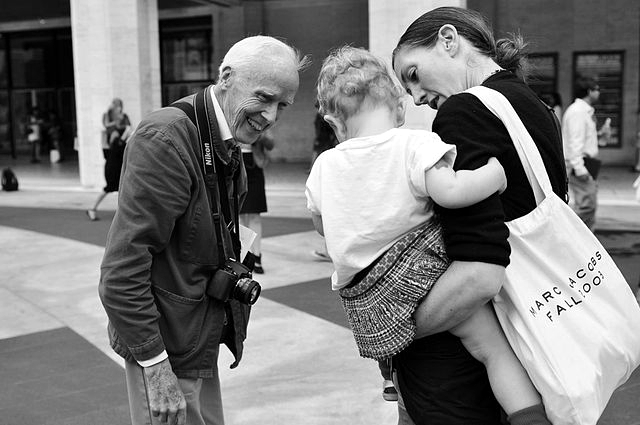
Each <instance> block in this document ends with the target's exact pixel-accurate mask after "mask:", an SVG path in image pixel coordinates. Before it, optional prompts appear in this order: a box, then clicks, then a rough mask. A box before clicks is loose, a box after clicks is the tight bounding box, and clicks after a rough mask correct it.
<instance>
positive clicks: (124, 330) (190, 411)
mask: <svg viewBox="0 0 640 425" xmlns="http://www.w3.org/2000/svg"><path fill="white" fill-rule="evenodd" d="M304 63H305V59H301V58H300V56H299V55H298V53H297V52H296V51H295V50H294V49H293V48H291V47H290V46H288V45H286V44H285V43H283V42H281V41H279V40H276V39H274V38H272V37H265V36H255V37H248V38H245V39H243V40H241V41H239V42H238V43H236V44H235V45H233V46H232V47H231V48H230V49H229V51H228V52H227V54H226V55H225V57H224V59H223V61H222V64H221V65H220V69H219V79H218V82H217V83H216V84H215V85H212V86H209V87H207V88H206V89H205V90H204V91H202V92H200V93H198V94H196V95H192V96H189V97H187V98H184V99H182V100H181V101H179V103H177V104H176V105H174V106H170V107H165V108H162V109H159V110H157V111H154V112H152V113H151V114H150V115H149V116H147V118H146V119H145V120H143V121H142V122H141V123H140V125H139V126H138V128H137V130H136V132H135V134H134V135H133V136H132V137H131V140H130V142H129V143H128V145H127V149H126V152H125V157H124V166H123V170H122V179H121V186H120V192H119V202H118V211H117V212H116V215H115V217H114V219H113V223H112V225H111V229H110V230H109V235H108V239H107V245H106V250H105V254H104V258H103V261H102V267H101V278H100V287H99V289H100V298H101V300H102V303H103V305H104V307H105V310H106V312H107V315H108V317H109V338H110V341H111V346H112V347H113V349H114V350H115V351H116V352H117V353H118V354H119V355H121V356H122V357H123V358H124V359H125V364H126V378H127V390H128V395H129V405H130V409H131V418H132V423H133V424H143V423H144V424H150V423H154V424H155V423H158V422H160V423H170V424H174V423H177V424H181V425H182V424H216V425H218V424H223V423H224V416H223V411H222V400H221V395H220V380H219V376H218V369H217V359H218V349H219V348H218V347H219V344H221V343H224V344H225V345H227V346H228V348H229V349H230V351H231V352H232V353H233V355H234V356H235V362H234V363H233V364H232V365H231V367H232V368H233V367H236V366H237V364H238V362H239V361H240V358H241V357H242V348H243V341H244V339H245V335H246V327H247V322H248V319H249V309H250V306H249V304H250V302H247V301H246V300H245V301H244V303H243V302H242V300H238V299H233V297H231V299H228V298H229V297H225V296H223V295H220V294H219V292H220V290H221V289H224V288H225V287H226V285H221V283H220V282H219V279H217V278H218V277H220V276H221V274H220V273H219V272H221V270H220V269H221V268H223V267H224V266H225V264H227V262H228V260H227V259H228V258H236V259H239V255H240V252H239V251H240V246H239V245H240V243H239V235H238V233H239V232H238V224H237V217H238V204H239V199H240V198H241V197H242V196H243V194H244V192H246V175H245V170H244V166H243V164H242V156H241V154H240V148H239V146H238V143H246V144H251V143H254V142H255V141H256V140H257V139H258V138H259V137H260V135H261V134H262V133H264V132H265V131H266V130H267V129H268V128H269V127H271V125H273V124H274V123H275V122H276V121H277V119H278V117H279V116H280V113H281V112H282V110H283V109H285V108H286V107H288V106H289V105H291V104H292V103H293V100H294V96H295V94H296V92H297V90H298V84H299V79H298V72H299V71H300V70H301V69H302V66H303V64H304ZM194 98H195V101H194ZM198 99H200V101H199V100H198ZM198 102H201V103H200V105H201V108H200V109H198V104H199V103H198ZM194 104H195V113H194V109H193V106H192V105H194ZM185 105H187V106H185ZM175 106H178V107H175ZM190 108H191V114H189V109H190ZM198 111H205V115H204V116H203V115H198V113H199V112H198ZM196 116H197V119H196ZM207 121H208V122H207ZM195 123H197V126H196V125H195ZM205 129H208V130H207V131H210V132H211V136H210V144H209V145H207V144H206V143H205V141H201V138H200V136H199V130H200V132H201V133H203V132H204V131H203V130H205ZM202 140H204V138H203V139H202ZM205 146H208V148H206V149H205ZM203 159H204V161H203ZM207 166H209V167H213V168H214V169H215V170H214V174H212V175H210V174H209V173H208V171H207V170H208V169H209V168H207ZM205 175H207V177H219V178H207V180H206V183H205ZM222 275H225V274H224V273H222ZM213 276H216V279H213ZM225 276H227V275H225ZM227 277H228V276H227ZM232 283H233V279H232Z"/></svg>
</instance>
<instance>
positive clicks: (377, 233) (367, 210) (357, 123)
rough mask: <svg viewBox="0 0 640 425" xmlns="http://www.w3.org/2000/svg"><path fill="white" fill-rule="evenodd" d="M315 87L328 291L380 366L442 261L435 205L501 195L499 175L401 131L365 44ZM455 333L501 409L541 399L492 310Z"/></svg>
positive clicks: (394, 88)
mask: <svg viewBox="0 0 640 425" xmlns="http://www.w3.org/2000/svg"><path fill="white" fill-rule="evenodd" d="M317 89H318V101H319V105H320V112H321V113H322V114H323V116H324V119H325V120H326V121H327V122H328V123H329V124H330V125H331V127H332V128H333V130H334V132H335V134H336V136H337V138H338V141H339V142H340V143H339V144H338V146H336V147H335V148H334V149H331V150H328V151H326V152H324V153H322V154H321V155H320V156H319V157H318V159H317V160H316V162H315V163H314V164H313V168H312V170H311V173H310V175H309V178H308V180H307V182H306V196H307V207H308V209H309V210H310V211H311V213H312V219H313V222H314V225H315V227H316V229H317V230H318V232H319V233H320V234H324V236H325V239H326V243H327V248H328V253H329V255H330V257H331V260H332V261H333V264H334V268H335V272H334V273H333V275H332V276H331V282H332V288H333V289H334V290H339V291H340V295H341V300H342V303H343V306H344V308H345V312H346V313H347V318H348V320H349V323H350V325H351V328H352V331H353V333H354V337H355V339H356V343H357V345H358V349H359V351H360V355H361V356H362V357H369V358H373V359H376V360H378V361H381V360H384V359H387V358H389V357H391V356H393V355H395V354H397V353H399V352H400V351H402V350H403V349H404V348H405V347H406V346H407V345H408V344H409V343H410V342H411V341H412V340H413V337H414V335H415V322H414V321H413V318H412V315H413V312H414V311H415V308H416V306H417V304H418V302H419V301H421V300H422V299H423V298H424V297H425V296H427V293H428V292H429V290H430V288H431V286H432V285H433V284H434V283H435V282H436V280H437V279H438V278H439V277H440V275H442V273H444V272H445V271H446V268H447V267H448V265H449V260H448V259H447V257H446V253H445V250H444V244H443V241H442V235H441V229H440V225H439V223H438V221H437V218H436V217H434V214H433V202H437V203H439V204H442V205H443V206H446V207H447V208H460V207H464V206H468V205H471V204H474V203H476V202H479V201H481V200H483V199H484V198H486V197H488V196H490V195H491V194H493V193H495V192H497V191H502V190H504V188H506V178H505V176H504V170H503V169H502V167H501V166H500V164H499V163H498V161H497V160H496V159H495V158H492V159H491V160H490V161H489V163H488V164H487V165H485V166H483V167H481V168H479V169H477V170H474V171H458V172H455V171H454V170H453V168H452V165H453V162H454V159H455V147H454V146H453V145H449V144H446V143H444V142H443V141H442V140H441V139H440V137H438V135H437V134H435V133H433V132H428V131H423V130H409V129H400V128H397V127H398V126H400V125H402V124H403V123H404V112H405V111H404V103H403V90H402V89H400V88H399V86H398V85H397V84H396V83H395V82H394V80H393V79H392V77H391V76H390V74H389V72H388V70H387V67H386V65H385V63H384V62H383V61H382V60H381V59H379V58H377V57H376V56H374V55H372V54H371V53H369V52H368V51H366V50H364V49H357V48H353V47H348V46H347V47H342V48H340V49H338V50H336V51H335V52H333V53H332V54H330V55H329V57H328V58H326V59H325V61H324V63H323V66H322V69H321V71H320V75H319V77H318V87H317ZM451 331H452V332H453V333H454V334H455V335H457V336H458V337H459V338H461V340H462V341H463V343H464V344H465V347H466V348H467V350H468V351H469V352H470V353H471V354H472V355H473V356H474V357H476V358H477V359H478V360H480V361H482V362H483V363H484V364H485V366H486V367H487V372H488V374H489V377H490V381H491V385H492V389H493V390H494V392H495V394H496V397H497V399H498V401H499V402H500V403H501V405H502V406H503V408H504V410H505V412H506V413H507V414H508V415H511V414H513V413H516V412H520V411H521V410H524V409H528V408H530V407H531V406H536V405H539V404H540V403H541V399H540V396H539V394H538V393H537V391H536V390H535V388H534V387H533V385H532V384H531V382H530V380H529V378H528V375H527V374H526V372H525V370H524V369H523V368H522V365H521V364H520V362H519V361H518V359H517V358H516V357H515V354H514V353H513V351H512V350H511V347H510V346H509V344H508V342H507V340H506V338H505V336H504V334H503V333H502V330H501V328H500V326H499V324H498V322H497V319H496V317H495V313H494V312H493V308H492V307H491V306H489V305H486V306H485V307H483V308H482V309H481V310H480V311H479V312H478V313H476V314H474V315H473V316H471V317H470V318H469V319H468V320H466V321H465V322H463V323H462V324H460V325H458V326H457V327H456V328H454V329H452V330H451ZM545 423H548V422H545Z"/></svg>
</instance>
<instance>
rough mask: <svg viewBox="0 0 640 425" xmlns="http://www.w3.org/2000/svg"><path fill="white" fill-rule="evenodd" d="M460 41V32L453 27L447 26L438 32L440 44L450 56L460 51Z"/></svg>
mask: <svg viewBox="0 0 640 425" xmlns="http://www.w3.org/2000/svg"><path fill="white" fill-rule="evenodd" d="M459 41H460V38H459V36H458V30H457V29H456V27H454V26H453V25H451V24H445V25H443V26H441V27H440V29H439V30H438V42H439V43H440V44H441V45H442V47H443V48H444V50H445V52H447V53H448V54H449V55H450V56H453V55H454V54H455V53H456V52H457V51H458V46H459Z"/></svg>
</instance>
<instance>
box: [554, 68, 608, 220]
mask: <svg viewBox="0 0 640 425" xmlns="http://www.w3.org/2000/svg"><path fill="white" fill-rule="evenodd" d="M574 92H575V95H576V99H575V100H574V102H573V103H572V104H571V105H569V107H568V108H567V110H566V111H565V113H564V116H563V118H562V142H563V147H564V157H565V160H566V166H567V173H568V177H569V188H570V189H571V193H572V194H573V201H574V206H573V208H574V210H575V212H576V214H578V216H580V218H581V219H582V221H584V224H586V225H587V226H588V227H589V228H590V229H591V230H593V228H594V227H595V223H596V210H597V208H598V184H597V182H596V180H597V178H598V172H599V171H600V165H601V161H600V160H599V159H598V137H599V136H607V135H609V136H610V134H611V128H610V122H611V120H610V119H608V120H607V121H606V122H605V124H604V125H603V126H602V128H601V129H600V130H597V129H596V121H595V120H596V117H595V115H594V112H595V109H594V108H593V105H594V104H595V103H596V102H597V101H598V99H599V98H600V86H598V83H597V82H596V80H594V79H593V78H584V77H583V78H579V79H578V80H577V81H576V83H575V87H574Z"/></svg>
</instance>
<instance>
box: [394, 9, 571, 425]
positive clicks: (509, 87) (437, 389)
mask: <svg viewBox="0 0 640 425" xmlns="http://www.w3.org/2000/svg"><path fill="white" fill-rule="evenodd" d="M523 48H524V41H523V40H522V38H521V37H519V36H517V35H513V36H511V37H509V38H505V39H500V40H497V41H496V40H495V38H494V35H493V33H492V30H491V27H490V25H489V23H488V22H487V20H486V18H485V17H484V16H482V15H481V14H480V13H478V12H476V11H473V10H470V9H463V8H457V7H441V8H436V9H433V10H431V11H429V12H427V13H425V14H423V15H422V16H420V17H419V18H418V19H416V20H415V21H414V22H413V23H412V24H411V25H410V26H409V27H408V28H407V30H406V31H405V32H404V34H403V35H402V36H401V37H400V40H399V41H398V44H397V47H396V48H395V50H394V52H393V68H394V71H395V73H396V76H397V77H398V79H399V80H400V81H401V82H402V85H403V87H404V88H405V90H406V91H407V93H409V95H411V96H412V98H413V100H414V102H415V103H416V105H428V106H430V107H431V108H433V109H436V110H437V114H436V117H435V120H434V121H433V125H432V129H433V131H434V132H436V133H437V134H438V135H439V136H440V137H441V138H442V140H444V141H446V142H447V143H451V144H455V145H456V147H457V157H456V161H455V164H454V169H455V170H456V171H457V170H474V169H476V168H478V167H480V166H482V165H484V164H486V163H487V160H488V159H489V158H490V157H496V158H497V159H498V160H499V161H500V164H502V165H503V166H504V171H505V174H506V177H507V189H506V190H505V191H504V192H503V193H502V194H497V193H496V194H494V195H491V196H489V197H488V198H487V199H485V200H483V201H481V202H479V203H477V204H475V205H472V206H469V207H466V208H460V209H448V208H443V207H441V206H436V207H435V210H436V212H437V214H438V215H439V217H440V220H441V222H442V226H443V238H444V244H445V248H446V253H447V255H448V257H449V259H450V260H451V261H452V263H451V265H450V266H449V267H448V268H447V270H446V271H445V272H444V274H443V275H442V276H441V277H440V278H439V279H438V281H437V282H436V283H435V285H434V286H433V288H432V289H431V292H430V293H429V296H427V297H426V298H425V299H424V300H423V301H422V302H421V303H420V304H419V305H418V307H417V310H416V312H415V314H414V319H415V320H416V339H414V341H413V342H412V343H411V344H410V345H409V346H408V347H407V348H406V349H405V350H403V351H402V352H401V353H400V354H399V355H397V356H395V357H394V365H395V366H394V367H395V371H396V374H397V380H398V389H399V393H400V400H401V401H402V402H403V403H400V401H399V407H400V414H401V415H402V414H403V410H402V407H403V406H404V407H405V408H406V411H407V412H408V413H409V416H410V419H411V420H412V421H413V422H414V423H415V424H417V425H423V424H429V425H432V424H447V425H468V424H470V423H473V424H483V425H495V424H499V423H501V417H502V412H501V409H500V406H499V405H498V403H497V402H496V399H495V397H494V396H493V393H492V392H491V387H490V385H489V379H488V377H487V373H486V370H485V368H484V367H483V365H482V363H480V362H478V361H476V360H475V359H474V358H473V357H472V356H471V354H469V352H468V351H467V350H466V349H465V347H464V346H463V345H462V343H461V341H460V339H459V338H457V337H456V336H454V335H453V334H452V333H451V332H449V330H450V329H452V328H453V327H455V326H456V325H458V324H460V323H461V322H462V321H464V320H465V319H467V318H468V317H470V316H471V315H472V314H474V313H475V312H477V311H478V310H479V309H480V308H481V307H482V306H483V305H485V304H486V303H487V302H488V301H489V300H491V299H492V298H493V297H494V296H495V295H496V294H497V293H498V292H499V290H500V288H501V285H502V281H503V278H504V276H505V267H506V266H507V265H508V264H509V255H510V246H509V243H508V242H507V238H508V235H509V232H508V228H507V226H506V224H505V221H509V220H513V219H515V218H518V217H521V216H524V215H526V214H528V213H529V212H530V211H532V210H533V209H534V208H535V207H536V201H535V197H534V193H533V190H532V189H531V187H530V185H529V182H528V180H527V177H526V175H525V172H524V170H523V168H522V166H521V162H520V160H519V157H518V154H517V152H516V149H515V147H514V145H513V142H512V140H511V137H510V136H509V133H508V132H507V130H506V128H505V126H504V125H503V123H502V122H501V121H500V120H499V119H498V118H497V117H496V116H495V115H494V114H493V113H492V112H491V111H490V110H489V109H487V107H486V106H485V105H484V104H483V103H482V102H481V101H480V100H479V99H478V98H477V97H475V96H474V95H472V94H470V93H463V91H465V90H467V89H468V88H471V87H474V86H477V85H483V86H486V87H489V88H491V89H493V90H495V91H498V92H500V93H501V94H502V95H504V96H505V97H506V98H507V99H508V101H509V102H510V103H511V105H512V106H513V108H514V109H515V110H516V112H517V113H518V115H519V116H520V117H521V119H522V121H523V123H524V125H525V127H526V129H527V130H528V131H529V133H530V134H531V136H532V138H533V140H534V142H535V144H536V146H537V147H538V150H539V151H540V155H541V156H542V160H543V162H544V164H545V167H546V170H547V172H548V174H549V178H550V180H551V185H552V188H553V190H554V192H555V193H556V194H558V196H560V197H561V198H565V199H566V192H567V187H566V172H565V165H564V160H563V155H562V143H561V141H560V134H559V132H558V129H557V122H556V119H555V115H554V114H552V113H551V112H550V111H549V109H548V107H547V106H546V105H545V104H544V103H542V102H541V101H540V99H539V98H538V96H537V95H536V94H535V93H534V92H533V91H532V90H531V89H530V88H529V87H528V86H527V85H526V84H525V82H524V80H523V78H522V77H523V70H524V67H523V65H524V60H525V57H524V53H523ZM522 284H523V285H526V282H522ZM530 421H532V422H530ZM545 421H546V413H545V410H544V406H542V405H541V404H539V405H537V406H532V407H530V408H528V409H523V410H522V411H519V412H516V413H514V414H513V415H511V416H510V417H509V422H510V423H511V424H512V425H517V424H530V423H545ZM405 423H407V421H406V420H405Z"/></svg>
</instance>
